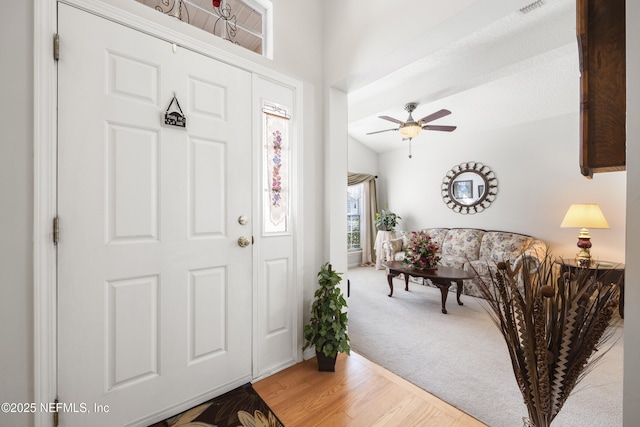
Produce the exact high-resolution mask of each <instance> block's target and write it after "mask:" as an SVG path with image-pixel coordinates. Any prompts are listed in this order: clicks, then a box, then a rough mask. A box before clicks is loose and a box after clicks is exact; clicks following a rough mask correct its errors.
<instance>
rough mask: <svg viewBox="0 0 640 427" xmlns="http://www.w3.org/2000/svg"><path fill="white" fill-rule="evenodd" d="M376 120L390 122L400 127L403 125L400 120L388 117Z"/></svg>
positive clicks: (380, 117)
mask: <svg viewBox="0 0 640 427" xmlns="http://www.w3.org/2000/svg"><path fill="white" fill-rule="evenodd" d="M378 118H379V119H384V120H389V121H390V122H393V123H397V124H399V125H401V126H402V125H403V124H404V122H401V121H400V120H398V119H394V118H393V117H389V116H378Z"/></svg>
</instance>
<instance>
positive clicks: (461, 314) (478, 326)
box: [345, 267, 623, 427]
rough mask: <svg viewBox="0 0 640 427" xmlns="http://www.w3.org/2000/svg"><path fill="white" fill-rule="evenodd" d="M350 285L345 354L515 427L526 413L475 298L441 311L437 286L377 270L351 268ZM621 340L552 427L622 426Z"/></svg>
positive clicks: (494, 422)
mask: <svg viewBox="0 0 640 427" xmlns="http://www.w3.org/2000/svg"><path fill="white" fill-rule="evenodd" d="M345 277H346V278H348V279H349V280H350V284H351V286H350V288H351V292H350V297H349V298H348V299H347V303H348V305H349V336H350V338H351V348H352V349H353V350H354V351H356V352H357V353H359V354H361V355H363V356H365V357H366V358H368V359H370V360H372V361H373V362H376V363H378V364H379V365H382V366H384V367H385V368H387V369H389V370H390V371H392V372H394V373H395V374H397V375H399V376H401V377H402V378H405V379H406V380H408V381H410V382H412V383H414V384H416V385H417V386H419V387H421V388H423V389H425V390H427V391H429V392H431V393H433V394H435V395H436V396H438V397H440V398H442V399H443V400H445V401H447V402H449V403H451V404H452V405H454V406H456V407H457V408H459V409H461V410H463V411H465V412H467V413H468V414H470V415H472V416H474V417H475V418H477V419H479V420H481V421H482V422H484V423H486V424H488V425H490V426H492V427H517V426H521V425H522V417H523V416H526V415H527V410H526V407H525V405H524V403H523V400H522V395H521V394H520V390H519V389H518V387H517V384H516V381H515V379H514V376H513V370H512V368H511V361H510V359H509V355H508V353H507V348H506V345H505V344H504V340H503V338H502V335H501V334H500V332H499V331H498V329H497V328H496V326H495V325H494V324H493V323H492V322H491V319H490V318H489V315H488V314H487V313H486V311H485V310H484V309H483V308H482V306H481V304H480V300H479V299H477V298H474V297H469V296H465V295H463V296H462V302H463V303H464V306H458V305H457V304H456V300H455V293H450V294H449V298H448V300H447V310H448V311H449V314H446V315H445V314H442V313H441V312H440V291H439V290H438V289H437V288H433V287H429V286H422V285H418V284H415V283H410V284H409V292H405V291H404V280H402V279H396V280H394V292H393V297H392V298H389V297H388V296H387V294H388V293H389V286H388V284H387V278H386V273H385V271H384V270H376V269H374V268H373V267H359V268H353V269H350V270H349V271H348V274H346V275H345ZM622 328H623V327H622V326H621V327H620V328H619V329H620V330H619V332H620V334H619V336H620V337H621V338H620V339H619V340H618V341H617V342H616V343H615V345H614V346H613V348H612V349H611V351H609V352H608V353H607V354H606V355H605V357H604V358H603V359H602V361H601V362H600V364H599V365H598V366H597V367H596V368H595V369H594V370H593V371H591V372H590V373H589V374H588V375H587V376H586V378H585V379H584V380H583V381H582V382H581V383H580V384H578V385H577V386H576V388H575V390H574V392H573V393H572V394H571V396H570V397H569V399H568V400H567V402H566V403H565V405H564V407H563V408H562V410H561V411H560V414H559V415H558V416H557V417H556V419H555V420H554V421H553V426H554V427H585V426H593V427H607V426H612V427H614V426H615V427H618V426H622V354H623V340H622Z"/></svg>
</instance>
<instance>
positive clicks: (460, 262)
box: [438, 255, 467, 270]
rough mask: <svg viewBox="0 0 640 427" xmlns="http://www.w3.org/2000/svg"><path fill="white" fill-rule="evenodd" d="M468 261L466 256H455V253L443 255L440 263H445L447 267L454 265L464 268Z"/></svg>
mask: <svg viewBox="0 0 640 427" xmlns="http://www.w3.org/2000/svg"><path fill="white" fill-rule="evenodd" d="M466 263H467V258H466V257H463V256H455V255H443V256H442V258H441V259H440V262H439V263H438V264H439V265H443V266H445V267H454V268H459V269H461V270H462V268H463V267H464V265H465V264H466Z"/></svg>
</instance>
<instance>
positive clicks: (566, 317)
mask: <svg viewBox="0 0 640 427" xmlns="http://www.w3.org/2000/svg"><path fill="white" fill-rule="evenodd" d="M497 267H498V269H497V272H496V273H495V274H493V275H492V276H491V283H481V284H480V285H481V286H479V289H480V290H481V292H482V293H483V296H484V297H485V298H486V301H485V309H486V310H487V311H488V313H489V314H490V315H491V317H492V320H493V321H494V323H495V324H496V326H497V327H498V328H499V329H500V332H501V333H502V335H503V337H504V340H505V343H506V344H507V348H508V351H509V356H510V357H511V364H512V366H513V371H514V374H515V378H516V382H517V383H518V386H519V388H520V391H521V392H522V396H523V398H524V403H525V405H526V406H527V410H528V412H529V414H528V415H529V417H528V419H527V418H523V421H524V423H525V426H526V425H529V426H532V427H548V426H550V425H551V422H552V421H553V419H554V418H555V417H556V415H558V412H560V409H561V408H562V406H563V405H564V403H565V402H566V400H567V398H568V397H569V394H570V393H571V392H572V390H573V389H574V387H575V386H576V384H578V383H579V382H580V380H582V379H583V378H584V376H585V375H586V374H587V373H588V372H590V371H591V370H592V369H593V367H594V366H595V365H596V364H597V362H598V361H599V360H600V359H601V358H602V356H603V355H604V354H605V353H606V352H607V351H608V350H609V349H611V345H612V344H613V343H614V342H615V339H616V338H619V337H617V334H616V330H618V328H614V327H613V326H615V325H616V323H618V322H620V318H619V317H617V316H616V315H615V309H616V307H617V305H618V300H619V292H620V291H619V290H620V288H619V286H618V284H617V283H611V281H610V280H607V274H606V273H604V272H603V271H597V270H596V269H588V268H584V269H577V270H574V271H575V274H570V273H569V271H571V270H570V269H568V268H564V267H565V265H564V264H563V262H562V260H561V259H554V258H552V257H551V255H550V254H547V255H546V256H545V258H544V260H543V261H542V262H541V263H540V265H539V267H538V269H537V273H536V274H533V275H527V274H522V275H521V276H520V277H521V280H522V281H523V282H524V291H520V290H518V286H517V285H518V283H517V282H518V272H514V271H512V270H511V269H510V266H509V264H508V263H499V264H498V265H497ZM596 279H597V280H596Z"/></svg>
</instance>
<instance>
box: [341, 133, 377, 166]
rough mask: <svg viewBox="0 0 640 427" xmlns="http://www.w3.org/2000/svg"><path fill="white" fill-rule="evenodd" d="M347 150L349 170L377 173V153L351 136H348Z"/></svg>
mask: <svg viewBox="0 0 640 427" xmlns="http://www.w3.org/2000/svg"><path fill="white" fill-rule="evenodd" d="M347 152H348V153H347V155H348V156H349V159H348V169H349V172H352V173H366V174H369V175H374V176H375V175H378V153H376V152H375V151H373V150H371V149H370V148H368V147H366V146H364V145H363V144H362V143H360V141H358V140H357V139H355V138H352V137H349V146H348V149H347Z"/></svg>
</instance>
